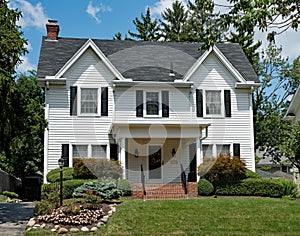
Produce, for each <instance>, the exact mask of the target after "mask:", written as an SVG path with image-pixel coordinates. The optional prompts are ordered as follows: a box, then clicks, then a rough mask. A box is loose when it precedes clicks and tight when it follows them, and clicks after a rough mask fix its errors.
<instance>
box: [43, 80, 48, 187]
mask: <svg viewBox="0 0 300 236" xmlns="http://www.w3.org/2000/svg"><path fill="white" fill-rule="evenodd" d="M48 90H49V81H47V82H46V84H45V120H46V122H47V124H46V127H45V130H44V175H43V177H44V179H43V182H44V183H47V177H46V176H47V173H48V147H49V126H48V118H49V104H48V98H47V93H48Z"/></svg>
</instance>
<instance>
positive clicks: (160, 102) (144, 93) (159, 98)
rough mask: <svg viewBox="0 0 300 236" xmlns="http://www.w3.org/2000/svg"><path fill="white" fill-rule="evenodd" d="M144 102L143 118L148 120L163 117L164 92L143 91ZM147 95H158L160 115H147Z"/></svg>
mask: <svg viewBox="0 0 300 236" xmlns="http://www.w3.org/2000/svg"><path fill="white" fill-rule="evenodd" d="M143 91H144V92H143V100H144V102H143V103H144V106H143V116H144V117H147V118H157V117H162V95H161V94H162V90H160V89H159V90H147V89H144V90H143ZM147 93H158V115H148V114H147Z"/></svg>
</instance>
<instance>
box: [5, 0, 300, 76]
mask: <svg viewBox="0 0 300 236" xmlns="http://www.w3.org/2000/svg"><path fill="white" fill-rule="evenodd" d="M174 1H175V0H51V1H49V0H10V3H9V7H10V8H14V9H15V8H18V9H19V10H20V11H21V12H22V15H23V17H22V18H21V19H20V21H19V22H18V24H19V25H20V26H21V27H22V31H23V33H24V38H25V39H27V40H28V45H27V49H28V51H29V53H27V54H26V55H25V56H24V57H23V58H22V60H23V64H22V65H20V66H19V67H18V71H19V72H26V71H27V70H31V69H35V70H36V69H37V64H38V57H39V52H40V47H41V41H42V36H45V35H46V27H45V25H46V23H47V21H48V19H54V20H57V21H58V24H59V25H60V33H59V36H61V37H76V38H92V39H93V38H96V39H112V38H113V36H114V35H115V34H116V33H118V32H121V33H122V35H123V36H124V35H125V34H128V33H127V32H128V30H131V31H135V28H134V24H133V22H132V21H133V20H134V19H135V18H136V17H138V18H139V19H140V16H141V13H145V10H146V9H147V7H150V9H151V13H152V16H153V17H156V18H158V17H160V14H161V12H162V11H164V10H165V9H166V8H167V7H171V5H172V2H174ZM182 2H183V3H184V4H186V3H187V0H182ZM215 2H216V3H221V4H222V3H224V2H226V1H225V0H216V1H215ZM220 10H221V11H222V9H220ZM256 38H257V39H264V38H265V35H263V34H262V33H258V34H257V35H256ZM276 42H277V44H278V45H282V47H283V55H284V56H285V57H287V56H288V57H289V58H290V59H293V58H296V57H297V56H299V55H300V32H294V31H292V30H289V31H288V32H286V33H284V34H282V35H280V36H279V37H278V38H277V39H276ZM264 45H266V44H264Z"/></svg>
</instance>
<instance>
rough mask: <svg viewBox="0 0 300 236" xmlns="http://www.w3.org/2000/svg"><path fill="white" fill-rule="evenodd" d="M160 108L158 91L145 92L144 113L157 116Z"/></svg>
mask: <svg viewBox="0 0 300 236" xmlns="http://www.w3.org/2000/svg"><path fill="white" fill-rule="evenodd" d="M160 110H161V108H160V102H159V93H158V92H146V115H147V116H158V115H159V113H160Z"/></svg>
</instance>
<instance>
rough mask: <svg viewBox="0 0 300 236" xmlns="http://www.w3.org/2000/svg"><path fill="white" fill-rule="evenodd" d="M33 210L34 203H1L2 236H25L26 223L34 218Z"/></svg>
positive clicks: (0, 224) (0, 227)
mask: <svg viewBox="0 0 300 236" xmlns="http://www.w3.org/2000/svg"><path fill="white" fill-rule="evenodd" d="M33 208H34V203H33V202H21V203H0V235H1V236H15V235H16V236H19V235H23V234H24V230H25V227H26V223H27V222H28V220H29V219H30V218H31V217H33Z"/></svg>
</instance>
